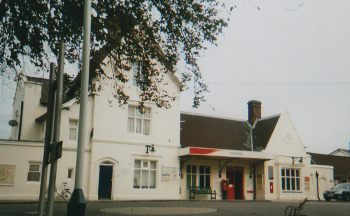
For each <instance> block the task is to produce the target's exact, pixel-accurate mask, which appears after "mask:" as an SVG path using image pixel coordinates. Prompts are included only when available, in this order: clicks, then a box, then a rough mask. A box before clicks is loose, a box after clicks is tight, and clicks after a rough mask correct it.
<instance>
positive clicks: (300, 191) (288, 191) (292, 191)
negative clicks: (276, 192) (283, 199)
mask: <svg viewBox="0 0 350 216" xmlns="http://www.w3.org/2000/svg"><path fill="white" fill-rule="evenodd" d="M282 193H303V191H282Z"/></svg>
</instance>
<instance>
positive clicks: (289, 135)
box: [264, 112, 307, 158]
mask: <svg viewBox="0 0 350 216" xmlns="http://www.w3.org/2000/svg"><path fill="white" fill-rule="evenodd" d="M264 151H266V152H269V153H275V154H277V155H283V156H294V157H303V158H306V157H307V154H306V152H305V149H304V145H303V144H302V142H301V140H300V138H299V135H298V133H297V131H296V128H295V127H294V124H293V122H292V120H291V119H290V117H289V114H288V113H287V112H284V113H282V114H281V115H280V118H279V120H278V122H277V124H276V127H275V130H274V131H273V133H272V135H271V138H270V140H269V142H268V144H267V146H266V148H265V150H264Z"/></svg>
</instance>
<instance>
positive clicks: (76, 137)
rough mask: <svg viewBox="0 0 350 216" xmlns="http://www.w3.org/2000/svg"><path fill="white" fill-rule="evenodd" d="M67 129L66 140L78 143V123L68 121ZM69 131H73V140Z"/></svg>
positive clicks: (74, 120)
mask: <svg viewBox="0 0 350 216" xmlns="http://www.w3.org/2000/svg"><path fill="white" fill-rule="evenodd" d="M71 122H76V125H72V124H71ZM68 124H69V127H68V128H69V129H68V140H69V141H71V142H77V141H78V128H79V121H78V120H77V119H69V123H68ZM71 129H75V138H74V139H71Z"/></svg>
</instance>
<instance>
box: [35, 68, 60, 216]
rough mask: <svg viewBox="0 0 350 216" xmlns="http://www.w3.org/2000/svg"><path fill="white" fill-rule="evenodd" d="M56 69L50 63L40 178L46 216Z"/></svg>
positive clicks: (41, 209) (41, 204) (40, 208)
mask: <svg viewBox="0 0 350 216" xmlns="http://www.w3.org/2000/svg"><path fill="white" fill-rule="evenodd" d="M55 70H56V66H55V64H54V63H51V64H50V81H49V94H48V102H47V112H46V131H45V144H44V155H43V163H42V168H41V173H42V174H41V180H40V195H39V205H38V213H39V214H38V215H39V216H44V209H45V208H44V207H45V206H44V204H45V192H46V180H47V168H48V165H49V147H50V144H51V142H52V133H53V119H54V112H53V109H54V107H55V88H54V84H55Z"/></svg>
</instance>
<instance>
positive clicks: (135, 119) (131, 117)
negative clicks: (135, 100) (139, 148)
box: [127, 105, 151, 136]
mask: <svg viewBox="0 0 350 216" xmlns="http://www.w3.org/2000/svg"><path fill="white" fill-rule="evenodd" d="M130 109H132V110H133V111H132V115H130ZM145 109H147V110H146V111H148V113H149V117H145V113H140V114H141V116H137V112H140V111H139V110H138V107H137V106H133V105H129V106H128V122H127V132H128V133H129V134H137V135H145V136H149V135H151V108H150V107H145ZM129 120H131V121H132V122H133V130H132V131H130V130H129V127H130V126H129V124H130V123H129ZM138 120H141V129H140V133H139V132H137V129H136V127H137V122H138ZM145 121H148V122H149V128H148V133H146V132H145Z"/></svg>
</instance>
